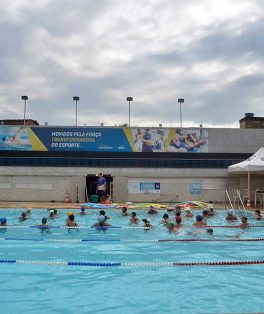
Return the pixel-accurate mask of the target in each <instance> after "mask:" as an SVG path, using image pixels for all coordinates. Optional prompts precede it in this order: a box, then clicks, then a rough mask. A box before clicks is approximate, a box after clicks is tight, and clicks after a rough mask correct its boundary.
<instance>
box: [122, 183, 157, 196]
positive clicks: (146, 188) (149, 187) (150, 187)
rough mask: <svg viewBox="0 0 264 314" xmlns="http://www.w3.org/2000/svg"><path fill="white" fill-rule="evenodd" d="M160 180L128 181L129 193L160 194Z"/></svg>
mask: <svg viewBox="0 0 264 314" xmlns="http://www.w3.org/2000/svg"><path fill="white" fill-rule="evenodd" d="M160 186H161V184H160V182H151V181H144V182H141V181H138V182H128V193H130V194H160Z"/></svg>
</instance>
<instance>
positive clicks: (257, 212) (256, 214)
mask: <svg viewBox="0 0 264 314" xmlns="http://www.w3.org/2000/svg"><path fill="white" fill-rule="evenodd" d="M255 219H256V220H261V219H262V216H261V212H260V210H259V209H256V210H255Z"/></svg>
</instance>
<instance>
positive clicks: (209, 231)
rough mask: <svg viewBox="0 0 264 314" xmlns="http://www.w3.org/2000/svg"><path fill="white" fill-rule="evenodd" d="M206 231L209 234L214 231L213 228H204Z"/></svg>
mask: <svg viewBox="0 0 264 314" xmlns="http://www.w3.org/2000/svg"><path fill="white" fill-rule="evenodd" d="M206 231H207V233H209V234H213V233H214V230H213V229H211V228H210V229H206Z"/></svg>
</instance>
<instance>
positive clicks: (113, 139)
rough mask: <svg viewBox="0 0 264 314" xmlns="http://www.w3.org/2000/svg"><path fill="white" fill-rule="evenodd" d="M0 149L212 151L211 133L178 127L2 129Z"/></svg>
mask: <svg viewBox="0 0 264 314" xmlns="http://www.w3.org/2000/svg"><path fill="white" fill-rule="evenodd" d="M0 150H21V151H26V150H27V151H88V152H151V153H153V152H188V153H197V152H208V131H207V130H205V129H175V128H100V127H99V128H96V127H91V128H86V127H79V128H78V127H47V126H45V127H37V126H34V127H27V126H25V127H24V126H22V127H16V126H0Z"/></svg>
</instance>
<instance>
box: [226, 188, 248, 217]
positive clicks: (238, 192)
mask: <svg viewBox="0 0 264 314" xmlns="http://www.w3.org/2000/svg"><path fill="white" fill-rule="evenodd" d="M235 193H236V196H235V199H234V203H235V201H236V199H237V198H238V200H239V203H240V204H241V205H242V208H243V209H244V211H245V214H247V210H246V208H245V205H244V203H243V200H242V198H241V195H240V191H239V190H236V191H235ZM225 195H226V197H227V199H228V202H229V205H230V207H231V209H232V211H233V213H234V214H235V208H234V205H233V203H232V200H231V197H230V195H229V192H228V190H225ZM238 209H241V208H240V206H238ZM227 210H229V208H228V207H227Z"/></svg>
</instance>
